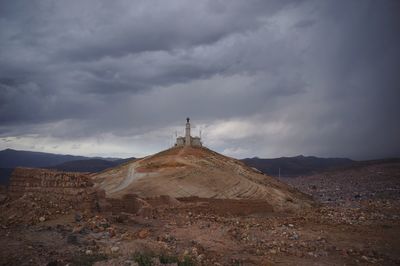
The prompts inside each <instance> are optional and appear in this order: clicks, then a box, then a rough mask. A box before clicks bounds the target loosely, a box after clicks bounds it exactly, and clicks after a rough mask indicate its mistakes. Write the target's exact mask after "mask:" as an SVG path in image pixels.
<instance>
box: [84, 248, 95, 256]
mask: <svg viewBox="0 0 400 266" xmlns="http://www.w3.org/2000/svg"><path fill="white" fill-rule="evenodd" d="M85 254H86V255H93V251H91V250H90V249H87V250H86V251H85Z"/></svg>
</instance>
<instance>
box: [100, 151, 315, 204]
mask: <svg viewBox="0 0 400 266" xmlns="http://www.w3.org/2000/svg"><path fill="white" fill-rule="evenodd" d="M92 180H93V181H94V183H95V184H96V186H97V187H100V188H102V189H104V190H105V191H106V194H107V197H111V198H121V197H122V196H124V195H126V194H137V195H138V196H140V197H143V198H146V197H154V196H159V195H168V196H171V197H174V198H182V197H191V196H197V197H201V198H217V199H252V200H262V201H265V202H267V203H268V204H270V205H271V206H273V208H274V209H275V210H295V209H299V208H303V207H307V206H310V205H311V204H312V201H311V199H310V198H309V197H308V196H306V195H305V194H302V193H300V192H299V191H297V190H296V189H293V188H290V187H289V186H287V185H285V184H284V183H281V182H280V181H278V180H275V179H274V178H272V177H269V176H266V175H264V174H261V173H260V172H258V171H256V170H254V169H252V168H249V167H247V166H246V165H244V164H243V163H242V162H240V161H238V160H235V159H233V158H229V157H226V156H223V155H221V154H218V153H216V152H213V151H211V150H209V149H207V148H193V147H183V148H182V147H178V148H171V149H168V150H165V151H162V152H160V153H157V154H155V155H152V156H148V157H145V158H143V159H138V160H134V161H131V162H128V163H125V164H123V165H120V166H118V167H115V168H111V169H108V170H105V171H103V172H101V173H98V174H94V175H92Z"/></svg>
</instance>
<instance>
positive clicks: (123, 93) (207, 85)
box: [0, 0, 400, 158]
mask: <svg viewBox="0 0 400 266" xmlns="http://www.w3.org/2000/svg"><path fill="white" fill-rule="evenodd" d="M398 10H400V3H399V2H398V1H389V0H387V1H261V0H259V1H257V0H252V1H239V0H238V1H222V0H213V1H190V2H189V1H178V0H177V1H161V0H160V1H140V0H138V1H123V0H121V1H112V2H110V1H63V2H61V1H50V0H49V1H46V0H45V1H0V135H1V136H2V137H4V139H5V140H7V142H4V143H7V145H8V144H9V143H13V145H15V146H16V147H28V146H29V145H30V143H31V142H32V141H33V140H32V139H31V138H34V139H35V141H33V142H37V141H39V140H40V139H43V138H47V139H48V138H54V139H55V140H54V143H53V142H51V141H50V140H49V139H48V140H47V142H46V141H44V140H43V143H42V144H40V145H36V147H39V146H40V147H49V148H48V149H60V150H58V151H60V152H68V151H69V150H71V148H69V149H67V148H65V147H67V146H68V147H72V146H73V147H75V148H74V150H79V151H81V152H86V150H87V149H90V147H92V146H93V145H97V144H96V143H107V142H110V143H111V142H113V143H112V145H114V146H113V147H114V148H113V147H111V146H110V147H108V146H107V147H106V148H104V149H106V151H107V152H110V153H113V152H114V151H113V149H119V150H118V151H115V152H120V154H122V152H123V151H122V150H123V149H122V148H121V147H126V146H129V145H130V144H129V143H133V144H135V145H136V146H135V145H133V144H132V145H133V146H134V147H136V148H137V149H138V150H139V149H140V151H132V152H133V153H135V152H137V153H141V154H143V153H146V152H147V153H149V152H153V151H156V150H158V149H160V148H161V146H160V145H161V144H160V143H162V141H163V140H162V139H163V138H165V134H169V133H170V132H169V131H173V128H170V127H171V126H172V127H173V126H176V125H178V124H179V121H180V120H181V119H182V118H185V117H186V116H188V115H189V116H193V117H194V118H195V121H197V123H198V124H199V125H202V126H203V127H204V130H205V135H204V138H205V141H208V143H209V144H210V145H213V147H212V148H215V149H217V150H219V151H225V152H226V153H228V154H231V155H235V156H238V157H241V156H252V155H258V156H280V155H293V154H299V153H304V154H314V155H323V156H351V157H354V158H371V157H382V156H399V155H400V153H399V151H400V143H399V141H398V139H397V136H398V135H400V125H399V122H398V117H397V116H398V114H399V113H400V109H399V106H400V105H399V104H398V103H397V102H398V99H400V95H399V94H400V93H399V91H400V88H399V84H400V78H399V76H400V75H398V74H397V72H398V69H400V52H399V49H398V47H399V46H400V41H399V38H400V37H399V36H400V32H399V28H398V26H397V25H400V21H399V20H400V19H399V18H400V16H399V14H398V13H399V11H398ZM253 125H260V128H261V129H259V128H255V127H254V126H253ZM168 132H169V133H168ZM16 137H18V139H16V140H14V142H13V141H11V142H10V141H9V138H11V139H13V138H16ZM79 139H81V141H82V142H81V144H82V145H80V143H77V144H76V145H72V144H71V145H70V144H69V142H68V141H71V140H73V141H79ZM22 140H23V141H22ZM124 141H125V142H124ZM135 141H136V142H135ZM63 142H66V143H67V142H68V144H65V145H63V144H62V143H63ZM59 143H60V145H58V144H59ZM85 143H91V145H92V146H90V147H88V146H87V145H86V146H85V145H84V144H85ZM24 145H25V146H24ZM110 145H111V144H110ZM146 145H147V146H148V148H146ZM3 146H4V145H3ZM3 146H2V147H3ZM4 147H5V146H4ZM54 147H56V148H54ZM76 147H78V148H76ZM163 148H164V147H163ZM85 149H86V150H85ZM93 152H98V150H96V151H93Z"/></svg>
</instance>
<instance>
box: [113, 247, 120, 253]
mask: <svg viewBox="0 0 400 266" xmlns="http://www.w3.org/2000/svg"><path fill="white" fill-rule="evenodd" d="M118 251H119V247H112V248H111V253H117V252H118Z"/></svg>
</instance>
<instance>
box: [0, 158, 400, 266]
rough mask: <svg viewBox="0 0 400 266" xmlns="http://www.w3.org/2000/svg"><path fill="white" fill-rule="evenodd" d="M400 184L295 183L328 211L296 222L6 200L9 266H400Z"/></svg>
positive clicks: (387, 169) (250, 209)
mask: <svg viewBox="0 0 400 266" xmlns="http://www.w3.org/2000/svg"><path fill="white" fill-rule="evenodd" d="M399 174H400V165H399V164H383V165H373V166H366V167H360V168H356V169H347V170H342V171H336V172H330V173H324V174H320V175H313V176H307V177H299V178H295V179H290V180H286V181H287V182H289V183H290V184H292V185H293V186H295V187H297V188H299V189H300V190H303V191H304V192H306V193H309V194H312V195H313V196H314V197H315V198H316V199H317V200H318V201H319V202H320V205H318V206H316V207H315V208H310V209H305V210H303V211H300V212H297V213H287V212H272V211H271V206H269V205H263V204H262V202H257V201H235V200H222V201H221V200H209V199H208V200H207V199H201V198H186V199H180V203H179V202H177V201H176V200H167V198H164V201H165V202H166V204H162V201H160V200H158V201H157V200H152V201H151V200H149V201H148V202H150V203H152V202H153V203H154V202H156V204H152V211H151V212H143V213H141V214H132V213H125V212H114V213H112V212H111V211H108V212H100V213H96V212H93V211H87V212H85V211H75V210H74V209H73V208H72V206H67V205H63V204H59V203H56V202H49V201H48V200H46V198H37V197H36V198H35V197H31V196H29V195H27V196H24V197H23V198H20V199H18V200H15V201H11V200H10V199H7V198H6V199H4V198H3V199H2V202H1V203H0V204H1V206H0V245H1V251H0V264H1V265H67V264H69V265H93V264H94V265H359V264H361V265H399V264H400V204H399V203H400V195H399V187H400V179H399ZM172 203H173V204H172ZM255 206H256V207H255Z"/></svg>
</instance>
